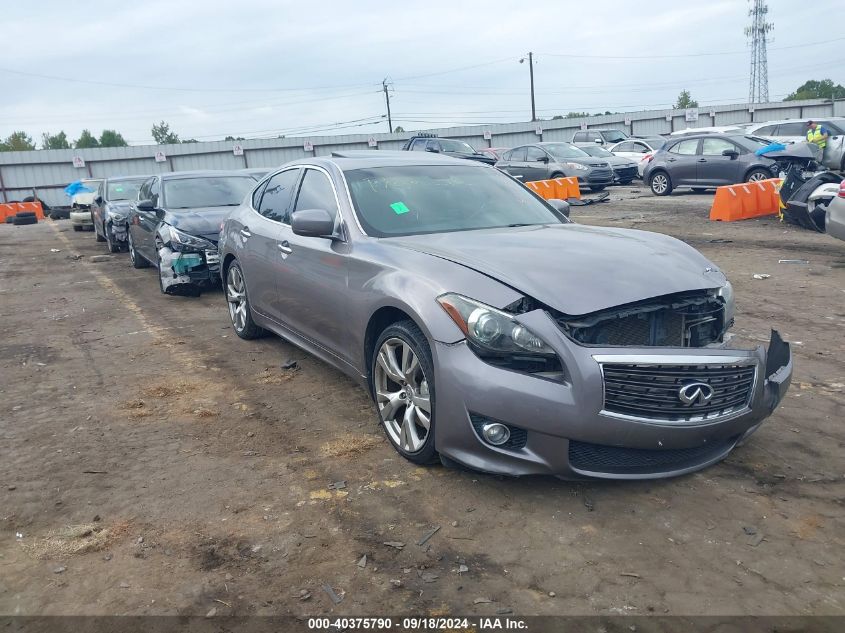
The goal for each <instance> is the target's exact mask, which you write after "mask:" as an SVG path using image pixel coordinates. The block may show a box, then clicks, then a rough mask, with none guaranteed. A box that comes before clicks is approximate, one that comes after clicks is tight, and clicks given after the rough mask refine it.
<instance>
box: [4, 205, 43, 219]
mask: <svg viewBox="0 0 845 633" xmlns="http://www.w3.org/2000/svg"><path fill="white" fill-rule="evenodd" d="M21 211H31V212H33V213H34V214H35V217H36V218H38V219H39V220H43V219H44V209H42V208H41V203H40V202H7V203H5V204H0V222H5V220H6V218H8V217H9V216H12V217H14V216H16V215H17V214H18V213H20V212H21Z"/></svg>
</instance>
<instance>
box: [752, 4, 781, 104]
mask: <svg viewBox="0 0 845 633" xmlns="http://www.w3.org/2000/svg"><path fill="white" fill-rule="evenodd" d="M749 2H750V3H751V9H749V11H748V15H749V16H751V26H748V27H746V28H745V34H746V35H747V36H748V37H749V38H750V40H751V80H750V82H749V85H748V102H749V103H767V102H768V101H769V67H768V62H767V61H766V42H768V41H769V33H770V32H771V30H772V29H773V28H774V26H775V25H774V24H772V23H771V22H766V16H767V15H768V13H769V7H768V6H767V5H766V2H765V0H749Z"/></svg>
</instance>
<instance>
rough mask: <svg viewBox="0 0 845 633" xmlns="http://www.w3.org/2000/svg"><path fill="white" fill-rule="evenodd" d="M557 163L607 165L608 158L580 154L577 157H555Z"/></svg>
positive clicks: (589, 165)
mask: <svg viewBox="0 0 845 633" xmlns="http://www.w3.org/2000/svg"><path fill="white" fill-rule="evenodd" d="M554 160H555V162H556V163H557V164H558V165H563V164H564V163H578V164H579V165H586V166H587V167H609V166H610V159H609V158H596V157H595V156H580V157H577V158H555V159H554Z"/></svg>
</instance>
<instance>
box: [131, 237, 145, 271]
mask: <svg viewBox="0 0 845 633" xmlns="http://www.w3.org/2000/svg"><path fill="white" fill-rule="evenodd" d="M128 239H129V261H130V262H131V263H132V268H149V266H150V262H148V261H147V260H146V259H144V258H143V257H142V256H141V255H140V253H138V251H136V250H135V242H134V241H132V232H131V231H130V232H129V238H128Z"/></svg>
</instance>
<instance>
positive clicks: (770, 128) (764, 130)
mask: <svg viewBox="0 0 845 633" xmlns="http://www.w3.org/2000/svg"><path fill="white" fill-rule="evenodd" d="M775 127H777V126H774V125H764V126H763V127H761V128H760V129H758V130H757V131H756V132H754V134H758V135H760V136H768V135H770V134H771V133H772V132H774V131H775Z"/></svg>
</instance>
